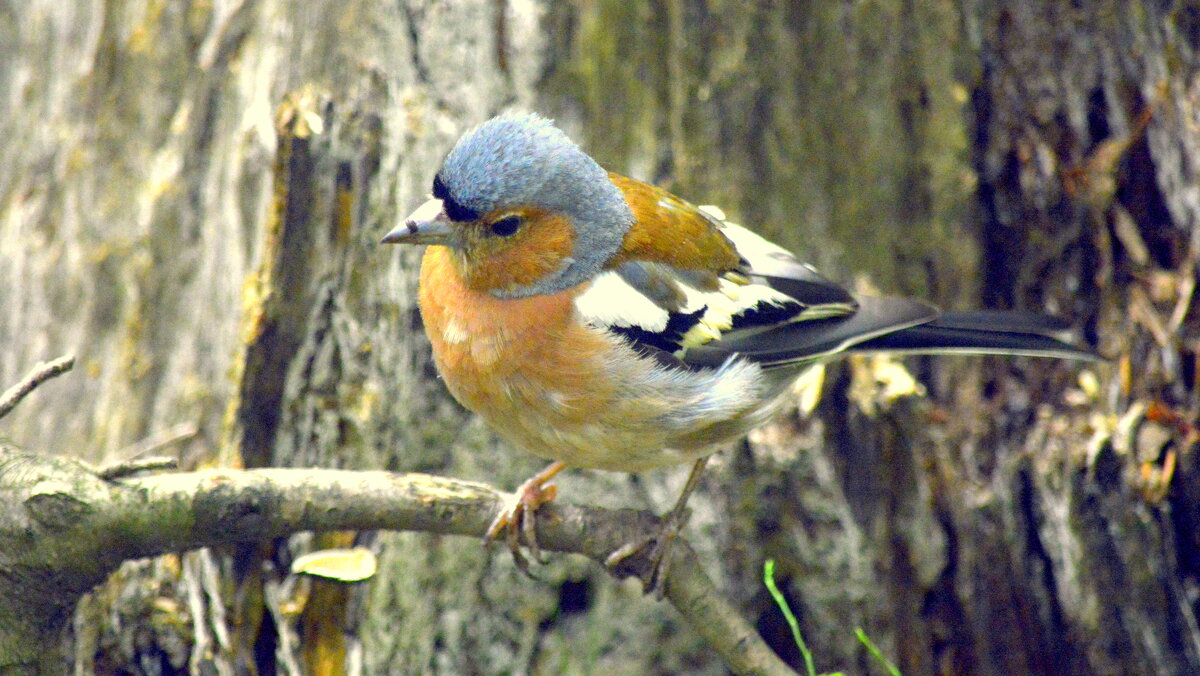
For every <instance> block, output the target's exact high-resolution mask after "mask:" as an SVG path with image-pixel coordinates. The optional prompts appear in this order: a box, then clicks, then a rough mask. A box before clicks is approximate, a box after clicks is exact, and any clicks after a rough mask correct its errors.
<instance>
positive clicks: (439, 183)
mask: <svg viewBox="0 0 1200 676" xmlns="http://www.w3.org/2000/svg"><path fill="white" fill-rule="evenodd" d="M433 196H434V197H435V198H437V199H440V200H441V201H442V207H443V208H444V209H445V210H446V215H447V216H449V217H450V220H452V221H474V220H477V219H478V218H479V215H480V214H479V212H478V211H475V210H474V209H470V208H468V207H465V206H463V205H462V204H460V203H459V202H458V200H456V199H454V196H453V195H451V194H450V189H449V188H447V187H446V182H445V181H443V180H442V175H441V174H438V175H437V176H434V177H433Z"/></svg>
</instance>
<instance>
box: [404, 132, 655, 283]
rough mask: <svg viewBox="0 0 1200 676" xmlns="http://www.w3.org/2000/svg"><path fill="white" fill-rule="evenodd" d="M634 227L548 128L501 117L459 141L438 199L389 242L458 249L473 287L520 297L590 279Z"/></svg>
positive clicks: (595, 175) (613, 192) (599, 179)
mask: <svg viewBox="0 0 1200 676" xmlns="http://www.w3.org/2000/svg"><path fill="white" fill-rule="evenodd" d="M633 221H634V216H633V212H632V211H631V210H630V208H629V205H628V204H627V203H626V201H625V198H624V196H623V194H622V193H621V191H620V190H619V189H618V188H617V186H616V185H614V184H613V182H612V181H611V180H610V179H609V176H608V173H607V172H605V171H604V169H602V168H601V167H600V165H598V164H596V161H595V160H593V159H592V158H591V157H588V155H587V154H586V153H584V152H583V151H582V150H580V149H579V146H577V145H575V143H574V142H573V141H571V139H569V138H567V135H566V134H564V133H563V132H562V131H561V130H559V129H558V128H557V127H555V126H554V125H553V124H552V123H551V122H550V121H549V120H547V119H545V118H543V117H541V116H539V115H536V114H522V115H515V114H514V115H501V116H499V117H495V118H492V119H491V120H488V121H487V122H484V123H483V124H481V125H479V126H478V127H475V128H474V129H472V130H470V131H468V132H467V133H466V134H464V135H463V136H462V138H460V139H459V140H458V143H456V144H455V146H454V149H453V150H451V151H450V154H449V155H448V156H447V157H446V161H445V162H444V163H443V164H442V168H441V169H440V170H439V171H438V172H437V175H436V176H435V177H434V179H433V199H431V200H429V201H428V202H426V203H425V204H422V205H421V206H420V207H418V208H417V210H416V211H414V212H413V213H412V214H411V215H410V216H409V217H408V218H407V219H405V221H404V222H403V223H402V224H401V225H400V226H399V227H397V228H396V229H394V230H392V231H391V232H389V233H388V234H387V235H386V236H385V237H384V239H383V241H384V242H393V243H411V244H433V245H441V246H446V247H449V248H450V249H451V250H452V252H453V260H454V261H455V265H456V267H457V268H458V270H459V273H460V274H462V276H463V278H464V280H465V281H466V282H467V284H468V285H470V286H471V287H473V288H475V289H477V290H480V291H487V292H489V293H492V294H493V295H496V296H500V297H506V298H515V297H523V296H531V295H536V294H542V293H554V292H556V291H560V290H563V289H567V288H570V287H572V286H575V285H577V284H580V283H581V282H584V281H587V280H588V279H591V278H592V277H593V276H595V275H596V274H597V273H598V272H599V271H600V269H601V266H603V265H604V263H605V262H607V261H608V260H609V259H611V258H612V257H613V256H614V255H615V254H616V253H617V252H618V251H619V250H620V249H621V243H622V240H623V239H624V237H625V234H626V233H627V232H628V231H629V228H630V227H631V226H632V224H633Z"/></svg>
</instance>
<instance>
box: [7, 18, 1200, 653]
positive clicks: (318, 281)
mask: <svg viewBox="0 0 1200 676" xmlns="http://www.w3.org/2000/svg"><path fill="white" fill-rule="evenodd" d="M0 15H3V17H4V20H3V21H0V166H3V167H4V168H5V170H4V171H3V172H0V254H2V256H0V284H2V285H3V288H4V291H5V292H4V293H3V294H2V295H0V304H2V305H0V344H3V345H4V346H6V349H4V350H2V351H0V383H3V384H4V386H7V384H10V383H13V382H16V380H17V379H18V378H19V377H20V375H21V374H22V373H23V372H24V371H25V370H26V369H27V368H28V367H29V366H31V365H32V364H33V363H35V362H36V361H38V360H44V359H49V358H52V357H55V356H58V355H59V354H61V353H64V352H75V353H76V354H77V355H78V357H79V366H78V367H77V368H76V371H75V372H74V373H73V374H72V375H70V376H68V377H67V378H64V379H59V380H57V381H54V382H53V383H50V384H47V385H45V386H43V387H42V388H41V389H39V390H38V392H37V393H36V394H35V395H34V397H32V398H31V399H30V400H27V401H26V402H25V403H23V404H22V405H21V406H20V407H19V408H18V409H17V410H16V411H15V412H14V413H13V414H12V415H11V416H9V417H7V418H5V420H4V421H3V423H0V433H2V434H3V435H5V436H6V437H7V438H9V439H10V440H11V441H12V442H14V443H17V444H20V445H22V446H24V447H26V448H28V449H31V450H38V451H44V452H47V453H57V454H64V455H71V456H75V457H79V458H82V459H85V460H88V461H90V462H96V463H100V462H105V461H110V460H114V459H121V458H125V457H127V456H129V455H131V454H134V453H137V452H139V451H140V450H144V449H145V448H147V447H151V446H156V445H160V444H165V445H161V447H160V448H159V449H158V450H157V452H159V453H172V454H174V453H179V454H180V456H181V458H182V460H183V462H184V464H185V466H198V465H205V464H213V463H222V464H233V465H239V464H244V465H247V466H263V465H281V466H327V467H347V468H384V469H392V470H404V471H407V470H420V471H426V472H433V473H444V474H449V475H453V476H458V477H463V478H468V479H477V480H484V481H488V482H490V483H494V484H497V485H500V486H504V487H509V488H511V487H514V486H515V485H516V484H517V483H518V482H519V481H520V480H521V479H522V478H524V477H525V476H528V475H529V474H531V473H532V472H533V471H535V470H536V469H537V467H538V464H539V463H538V461H535V460H534V459H532V458H530V457H526V456H523V455H520V454H518V453H515V452H512V451H511V450H510V449H508V448H505V447H504V446H503V445H502V444H500V443H498V442H497V441H496V440H495V439H494V437H493V436H492V435H491V434H490V433H489V432H488V430H487V429H486V427H484V426H483V425H482V424H481V423H480V422H479V421H478V420H475V419H473V418H472V417H470V416H469V415H468V414H466V413H465V412H464V411H463V410H462V409H461V408H459V407H458V406H457V404H455V403H454V402H453V401H451V400H450V399H449V397H448V395H447V394H446V393H445V391H444V389H443V388H442V387H441V385H440V384H439V383H438V381H437V379H436V376H435V373H434V371H433V367H432V363H431V361H430V358H429V354H428V346H427V344H426V342H425V339H424V336H423V335H422V332H421V330H420V318H419V315H418V313H417V311H416V307H415V295H416V294H415V271H416V262H417V260H418V258H419V252H416V251H406V250H402V249H399V248H395V247H381V246H377V245H376V243H377V242H378V240H379V238H380V237H381V236H382V234H383V233H384V232H386V231H387V230H388V229H389V228H390V227H392V225H393V224H394V223H395V222H396V220H397V219H398V218H400V217H402V216H403V215H404V214H405V213H407V210H408V209H410V208H411V207H412V206H414V205H415V204H417V203H418V202H419V200H420V198H421V197H422V196H423V194H424V193H425V192H426V191H427V190H428V184H429V181H430V180H431V177H432V173H433V171H434V170H435V169H436V167H437V166H438V164H439V162H440V160H441V158H442V156H443V154H444V153H445V152H446V151H447V149H448V148H449V146H450V144H451V143H452V142H453V141H454V139H456V138H457V136H458V135H459V134H460V133H461V132H462V131H463V130H464V129H465V128H467V127H469V126H470V125H472V124H475V123H478V122H480V121H482V120H484V119H486V118H487V117H489V116H490V115H492V114H494V113H496V112H499V111H501V110H503V109H506V108H509V107H517V108H522V109H536V110H540V111H542V112H544V113H547V114H549V115H551V116H553V117H555V118H557V119H558V120H559V122H560V124H562V125H563V126H564V127H565V128H566V129H567V130H568V132H569V133H571V134H572V135H573V136H574V137H575V138H577V139H579V140H580V141H581V142H582V144H583V145H584V147H585V148H587V149H588V150H590V151H591V152H592V153H593V154H594V156H596V157H597V159H598V160H600V161H601V163H602V164H604V165H605V166H606V167H608V168H611V169H613V170H616V171H620V172H623V173H628V174H631V175H633V176H636V177H639V178H643V179H646V180H651V181H653V182H656V183H659V184H662V185H665V186H666V187H668V188H670V189H672V190H674V191H676V192H678V193H679V194H680V195H681V196H683V197H685V198H688V199H689V200H691V201H694V202H697V203H711V204H717V205H719V206H721V207H722V208H723V209H725V210H726V211H727V213H728V214H729V215H730V216H731V217H732V218H733V219H734V220H737V221H739V222H742V223H744V224H746V225H748V226H751V227H753V228H755V229H757V230H759V231H760V232H762V233H764V234H765V235H767V236H769V237H772V238H774V239H776V241H778V242H780V243H781V244H783V245H785V246H788V247H791V248H793V249H794V250H796V251H797V252H798V253H800V254H801V256H802V257H804V258H806V259H808V260H811V261H813V262H814V263H815V264H817V265H818V266H819V267H821V268H822V270H823V271H825V272H826V273H827V274H829V275H830V276H832V277H833V278H835V279H840V280H843V281H846V282H848V283H849V282H853V283H856V284H859V285H861V286H863V287H864V288H866V287H874V288H876V289H879V290H881V291H883V292H887V293H908V294H916V295H920V296H924V297H928V298H930V299H932V300H935V301H936V302H939V303H942V304H944V305H947V306H957V307H970V306H987V307H999V308H1010V307H1011V308H1021V309H1034V310H1040V311H1051V312H1056V313H1060V314H1063V315H1065V316H1067V317H1070V318H1072V319H1073V320H1074V321H1075V322H1076V326H1077V327H1078V329H1079V331H1080V333H1081V334H1082V335H1085V336H1086V337H1088V338H1089V339H1090V340H1092V341H1095V343H1096V344H1097V345H1099V347H1100V348H1101V349H1102V351H1104V353H1105V354H1106V355H1109V356H1111V357H1112V358H1113V359H1112V361H1111V362H1110V363H1105V364H1099V365H1088V366H1081V365H1078V364H1069V363H1056V362H1045V361H1036V360H1030V359H1017V360H1001V359H978V358H973V359H945V358H943V359H920V360H911V361H908V362H906V364H907V365H908V367H909V368H910V370H911V371H912V372H913V373H914V374H915V375H917V376H918V377H919V380H920V382H921V383H922V384H923V386H924V389H925V391H926V392H925V395H924V396H919V397H912V396H908V397H901V398H898V399H896V398H892V397H889V396H887V395H886V392H885V389H886V388H885V385H893V386H900V385H902V384H903V379H902V378H900V377H898V376H897V375H896V371H894V370H891V369H889V368H888V365H889V362H851V363H848V364H844V365H839V366H836V367H832V368H831V369H830V371H829V373H828V375H827V378H826V384H825V390H824V397H823V399H822V401H821V403H820V405H819V406H818V407H817V410H816V413H815V414H814V415H812V416H801V415H799V414H797V413H792V414H789V415H787V416H785V417H784V418H782V419H781V420H780V421H778V422H777V423H774V424H772V425H770V426H768V427H766V428H764V429H762V430H760V431H757V432H756V433H754V434H753V435H752V436H751V439H750V440H749V441H748V442H746V443H744V444H741V445H739V446H738V447H737V448H734V449H731V450H729V451H726V452H724V453H722V454H720V455H719V456H717V462H715V463H714V466H715V468H714V469H713V470H712V471H711V472H710V473H709V475H708V476H707V478H706V480H705V482H704V485H703V486H702V490H701V492H700V493H699V495H698V496H697V497H696V498H695V499H694V500H693V502H692V506H693V509H694V515H693V518H692V521H691V523H690V525H689V528H688V529H687V532H686V535H687V537H689V539H692V540H693V541H694V542H695V544H696V546H697V549H698V550H699V551H700V552H701V554H702V556H705V557H706V558H707V566H708V569H709V571H710V573H711V574H712V575H713V576H714V577H716V578H717V579H719V580H720V581H721V583H722V586H723V588H724V590H725V593H726V594H727V595H728V596H729V597H730V598H734V599H737V600H739V601H740V603H741V604H742V605H743V608H744V612H745V613H746V615H747V616H748V617H754V618H758V621H759V626H760V628H761V629H762V631H763V633H764V635H766V636H767V637H768V639H769V640H771V641H772V643H773V644H774V645H775V646H776V647H777V649H778V650H779V651H780V652H781V654H783V655H784V656H785V657H787V658H789V659H791V660H793V664H796V665H797V666H798V665H799V664H800V662H799V657H798V654H797V653H796V649H795V647H794V646H793V645H792V644H791V639H790V637H789V636H788V634H787V629H786V625H784V624H783V622H782V619H781V617H780V615H779V613H778V611H777V610H776V609H775V608H774V605H773V603H772V602H771V600H770V599H769V597H768V596H767V594H766V592H765V589H764V587H763V584H762V581H761V579H760V571H761V567H762V562H763V560H764V559H765V558H767V557H774V558H776V559H777V560H778V561H779V567H780V575H779V579H780V582H781V586H783V587H784V589H785V591H786V593H787V596H788V598H789V601H790V603H791V606H792V608H793V609H794V610H795V612H796V613H797V615H798V616H799V619H800V623H801V627H802V629H803V631H804V635H805V637H806V638H807V640H808V643H809V646H810V647H811V648H812V649H813V652H814V653H815V656H816V660H817V668H818V669H819V670H844V671H846V672H847V673H867V672H869V671H875V672H876V673H878V672H879V667H878V665H876V664H874V662H873V660H872V658H870V657H869V655H868V654H867V652H866V650H865V649H864V648H863V647H862V646H861V645H860V644H859V643H858V642H857V641H856V640H855V639H854V636H853V631H854V628H855V627H858V626H861V627H862V628H863V629H864V630H865V631H866V633H867V634H868V635H869V636H870V637H871V638H872V640H873V641H874V642H875V643H877V644H878V645H879V646H880V647H881V649H882V651H883V653H884V654H885V655H887V656H889V657H890V658H891V659H892V660H893V661H894V662H896V663H897V665H898V666H899V667H900V668H901V669H902V670H903V672H904V673H905V674H931V673H946V674H949V673H954V674H1017V673H1128V674H1142V673H1144V674H1151V673H1153V674H1166V673H1177V674H1186V673H1197V672H1200V628H1198V622H1197V617H1196V613H1197V609H1198V605H1197V604H1198V601H1197V599H1198V598H1200V586H1198V585H1197V580H1198V574H1200V549H1198V548H1197V544H1198V542H1197V539H1198V536H1197V533H1198V532H1200V530H1198V527H1197V526H1198V524H1200V504H1198V500H1197V496H1200V468H1198V467H1197V459H1196V446H1197V438H1198V434H1197V422H1196V421H1197V419H1198V417H1200V396H1198V394H1197V382H1196V376H1197V374H1198V372H1200V364H1198V362H1197V352H1198V351H1200V350H1198V346H1200V319H1198V317H1197V312H1196V302H1195V300H1194V297H1193V295H1192V292H1193V289H1194V285H1195V279H1196V264H1197V259H1198V257H1200V184H1198V183H1197V159H1196V158H1198V157H1200V147H1198V146H1200V125H1198V120H1200V112H1198V111H1197V104H1196V101H1197V100H1198V98H1197V97H1200V80H1198V79H1197V77H1198V74H1200V69H1198V66H1200V54H1198V50H1200V4H1197V3H1193V2H1137V3H1133V2H1124V1H1123V0H1107V1H1102V2H1097V3H1091V5H1090V6H1088V7H1087V8H1086V9H1085V8H1083V7H1082V6H1078V5H1077V4H1076V3H1063V2H1061V1H1059V0H1009V1H1001V2H982V1H973V2H971V1H969V2H950V1H939V0H873V1H868V0H847V1H845V2H839V3H831V2H817V1H815V0H810V1H806V2H766V1H763V2H756V3H752V4H748V3H742V2H723V1H719V0H708V1H707V2H701V1H698V0H694V1H689V2H662V3H629V2H620V1H609V0H599V1H595V2H582V1H580V2H573V3H544V4H543V3H539V2H530V1H516V0H514V1H512V2H505V1H503V0H495V1H492V2H484V1H482V0H479V1H476V2H470V1H458V2H451V1H440V2H433V1H428V2H427V1H421V0H397V1H396V2H392V3H378V2H369V1H365V0H342V1H341V2H328V1H326V0H311V1H309V2H303V3H290V2H281V1H279V0H243V1H241V2H239V1H237V0H220V1H217V2H175V3H170V2H130V1H128V0H93V1H91V2H67V3H63V2H54V1H52V0H31V1H29V2H24V3H4V4H0ZM684 474H685V471H684V470H683V469H682V468H681V469H678V470H670V471H658V472H651V473H647V474H645V475H643V476H639V477H629V476H626V475H619V474H610V473H602V472H582V471H574V472H571V473H570V475H569V476H567V477H565V478H564V479H563V480H562V481H561V482H560V483H561V488H562V491H563V494H564V495H565V498H564V499H566V500H568V501H577V502H586V503H595V504H602V505H609V506H643V507H647V508H652V509H654V510H656V511H660V512H661V511H662V510H663V509H665V507H666V506H667V505H669V504H670V501H671V500H672V499H673V497H674V494H675V492H676V491H677V490H678V489H679V486H680V485H681V483H682V481H683V478H684ZM354 541H357V542H360V543H364V544H367V545H368V546H371V547H372V548H374V549H375V550H376V551H377V552H378V553H379V556H380V561H381V568H380V571H379V573H378V574H377V575H376V577H374V578H373V579H372V580H370V581H369V582H366V583H362V584H358V585H354V586H351V587H345V586H335V585H332V584H320V583H312V585H311V586H309V585H308V583H307V582H305V583H301V584H300V585H298V586H297V585H296V584H295V581H293V580H289V579H287V577H286V571H287V567H286V566H287V563H288V559H289V557H290V556H291V555H293V554H294V553H297V552H301V551H305V550H307V549H310V548H313V547H324V546H334V545H344V544H347V543H349V542H354ZM537 570H538V572H539V575H540V576H541V577H542V580H540V581H531V580H528V579H526V578H524V577H522V576H521V575H520V574H519V573H517V572H516V571H515V569H514V567H513V565H512V564H511V562H510V561H509V560H508V558H507V555H506V554H504V555H501V554H500V553H499V550H496V551H495V552H489V551H487V550H485V549H484V548H483V547H482V546H481V545H480V544H479V543H478V542H474V541H467V540H460V539H452V538H436V537H432V536H427V535H423V534H419V533H404V534H390V533H386V534H385V533H381V534H341V535H327V536H321V537H319V538H296V539H295V540H294V541H293V542H291V543H274V544H272V545H270V546H266V547H264V548H261V549H232V548H231V549H230V550H229V551H226V552H193V553H186V554H180V555H177V556H169V557H162V558H160V559H156V560H153V561H137V562H130V563H128V564H126V566H125V567H124V568H123V569H122V570H121V572H120V573H118V574H117V575H116V576H114V578H113V579H112V580H110V581H109V582H108V583H107V584H105V585H104V586H102V587H101V588H98V589H97V590H96V591H95V593H94V594H93V595H91V596H89V597H88V598H87V599H85V601H84V602H83V603H82V604H81V605H80V608H79V610H78V612H77V618H76V622H75V629H74V631H73V632H72V635H71V636H70V637H67V639H66V640H68V641H70V642H71V646H72V651H73V653H74V655H75V669H76V672H77V673H91V672H92V671H95V672H97V673H173V672H177V671H186V670H189V669H190V670H192V671H193V673H200V672H203V673H213V670H215V672H216V673H275V672H276V671H279V670H282V672H283V673H295V672H298V671H303V672H304V673H340V672H342V671H343V670H344V671H345V672H349V673H395V672H397V671H400V672H408V673H499V672H521V673H595V672H601V671H606V672H611V673H685V672H686V673H724V667H723V665H721V664H719V663H717V662H715V657H714V656H713V654H712V653H711V651H708V650H706V649H705V647H704V646H703V645H702V644H701V643H700V641H699V639H698V637H697V636H695V635H694V634H693V633H691V632H690V631H689V630H687V629H686V628H685V627H683V626H682V625H681V624H680V622H679V621H678V620H677V619H676V618H675V617H674V616H673V614H672V613H671V611H670V609H669V608H667V607H666V606H664V605H662V604H658V603H655V602H654V601H652V600H651V599H646V598H642V597H641V595H640V591H639V590H638V588H637V586H636V584H634V583H623V584H622V583H616V582H614V581H613V580H612V579H611V578H609V577H608V576H607V575H606V574H605V573H604V572H603V571H600V570H597V569H596V568H595V567H594V566H592V565H590V564H588V563H587V562H585V561H582V560H576V559H568V558H558V559H555V560H553V561H552V562H551V563H550V564H549V565H547V566H545V567H540V568H538V569H537ZM301 591H303V592H304V593H307V596H302V595H301Z"/></svg>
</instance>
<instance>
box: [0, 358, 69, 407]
mask: <svg viewBox="0 0 1200 676" xmlns="http://www.w3.org/2000/svg"><path fill="white" fill-rule="evenodd" d="M74 366H75V355H73V354H68V355H65V356H62V357H59V358H58V359H55V360H53V361H48V362H42V363H40V364H38V365H37V366H34V367H33V369H32V370H31V371H30V372H29V373H26V374H25V377H24V378H22V379H21V382H19V383H17V384H16V385H13V386H12V387H10V388H8V390H6V391H5V392H4V394H0V418H3V417H4V416H6V415H8V414H9V412H11V411H12V410H13V409H14V408H16V406H17V404H19V403H21V400H22V399H24V398H25V397H27V396H29V393H30V392H32V391H34V390H36V389H37V387H38V385H41V384H42V383H44V382H46V381H47V380H50V379H51V378H54V377H56V376H60V375H62V374H64V373H66V372H67V371H70V370H71V369H72V368H74Z"/></svg>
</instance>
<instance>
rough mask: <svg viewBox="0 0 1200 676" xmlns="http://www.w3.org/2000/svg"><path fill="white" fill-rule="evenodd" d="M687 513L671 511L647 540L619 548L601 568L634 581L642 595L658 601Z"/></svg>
mask: <svg viewBox="0 0 1200 676" xmlns="http://www.w3.org/2000/svg"><path fill="white" fill-rule="evenodd" d="M689 516H690V514H689V513H688V512H687V511H683V510H680V511H672V512H671V513H670V514H668V515H667V516H666V518H664V519H663V520H662V522H661V523H660V524H659V527H658V529H657V531H656V532H655V533H654V534H653V535H650V536H647V537H644V538H639V539H637V540H634V541H633V542H630V543H627V544H625V545H622V546H621V547H620V548H618V549H617V550H616V551H614V552H613V553H612V554H609V555H608V557H607V558H605V559H604V565H605V566H607V567H608V569H609V570H610V571H612V572H613V574H614V575H617V576H618V577H628V576H632V577H637V578H638V579H639V580H641V581H642V592H643V593H645V594H651V593H652V594H654V598H655V599H657V600H659V601H661V600H662V598H663V594H664V593H665V592H666V588H667V584H666V581H667V574H668V573H669V572H670V568H671V545H672V544H673V543H674V542H675V539H676V538H678V537H679V533H680V532H681V531H682V530H683V527H684V526H685V525H687V520H688V517H689Z"/></svg>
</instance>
